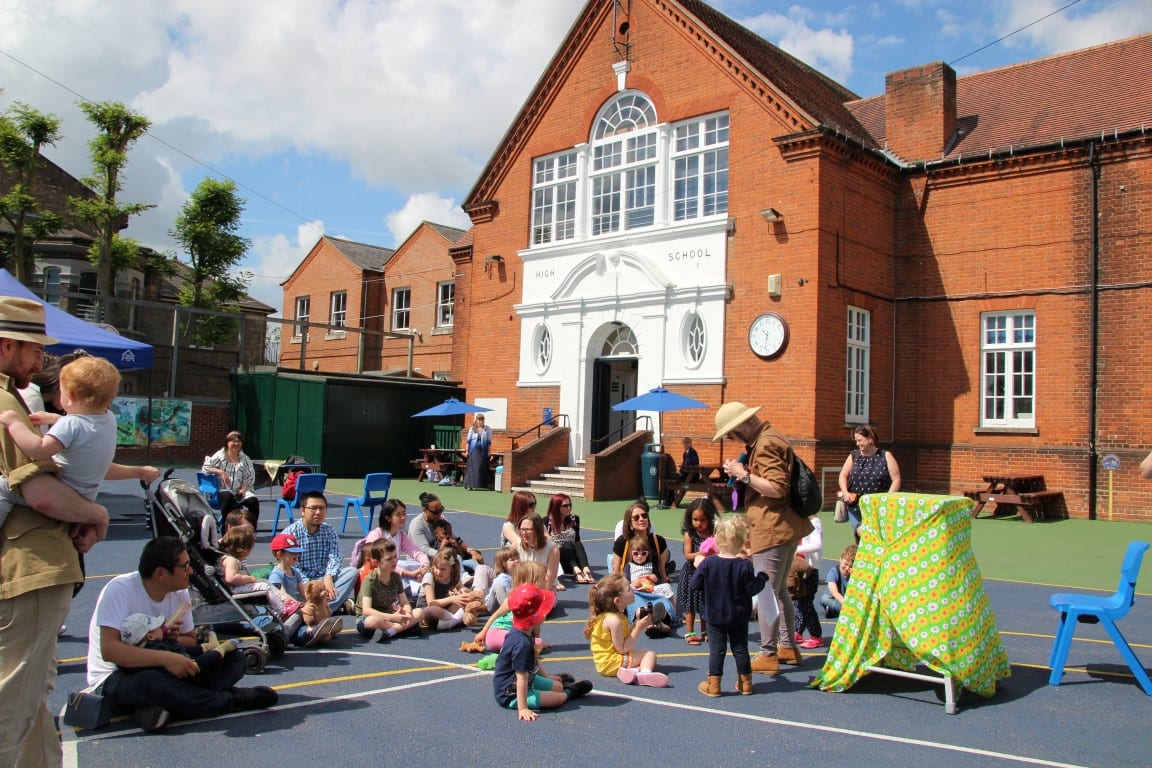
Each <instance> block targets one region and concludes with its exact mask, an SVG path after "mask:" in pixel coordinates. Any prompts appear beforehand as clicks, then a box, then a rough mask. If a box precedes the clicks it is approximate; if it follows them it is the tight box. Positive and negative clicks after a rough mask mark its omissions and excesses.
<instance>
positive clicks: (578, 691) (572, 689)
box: [564, 680, 592, 699]
mask: <svg viewBox="0 0 1152 768" xmlns="http://www.w3.org/2000/svg"><path fill="white" fill-rule="evenodd" d="M564 690H565V691H567V693H568V698H569V699H578V698H580V697H581V696H587V695H588V694H590V693H592V683H590V682H588V681H587V680H580V681H578V682H575V683H572V685H570V686H568V687H567V688H565V689H564Z"/></svg>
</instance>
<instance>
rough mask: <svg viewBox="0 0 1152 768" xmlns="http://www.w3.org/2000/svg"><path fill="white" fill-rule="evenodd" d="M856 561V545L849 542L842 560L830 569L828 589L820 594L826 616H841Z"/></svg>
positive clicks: (841, 554) (832, 617)
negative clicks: (841, 608)
mask: <svg viewBox="0 0 1152 768" xmlns="http://www.w3.org/2000/svg"><path fill="white" fill-rule="evenodd" d="M855 561H856V545H855V544H849V545H848V546H846V547H844V551H843V552H841V553H840V562H839V563H837V564H836V567H835V568H833V569H832V570H830V571H828V589H826V590H825V591H824V594H822V595H820V605H822V606H824V617H825V618H828V619H835V618H838V617H839V616H840V607H841V606H842V605H843V604H844V595H845V593H846V592H847V591H848V580H849V579H851V578H852V564H853V563H854V562H855Z"/></svg>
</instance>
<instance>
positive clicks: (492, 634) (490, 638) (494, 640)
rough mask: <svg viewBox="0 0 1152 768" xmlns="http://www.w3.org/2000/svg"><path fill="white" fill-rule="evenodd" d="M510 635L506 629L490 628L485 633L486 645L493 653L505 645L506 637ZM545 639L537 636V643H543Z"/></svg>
mask: <svg viewBox="0 0 1152 768" xmlns="http://www.w3.org/2000/svg"><path fill="white" fill-rule="evenodd" d="M506 637H508V630H506V629H490V630H488V632H487V633H486V634H485V635H484V645H485V647H487V648H488V650H490V651H492V652H493V653H495V652H497V651H499V650H500V649H501V648H503V647H504V638H506ZM543 644H544V641H543V640H541V639H540V638H536V645H543Z"/></svg>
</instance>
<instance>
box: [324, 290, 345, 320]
mask: <svg viewBox="0 0 1152 768" xmlns="http://www.w3.org/2000/svg"><path fill="white" fill-rule="evenodd" d="M347 324H348V291H332V299H331V303H330V304H329V311H328V325H330V326H332V327H333V328H343V327H344V326H345V325H347Z"/></svg>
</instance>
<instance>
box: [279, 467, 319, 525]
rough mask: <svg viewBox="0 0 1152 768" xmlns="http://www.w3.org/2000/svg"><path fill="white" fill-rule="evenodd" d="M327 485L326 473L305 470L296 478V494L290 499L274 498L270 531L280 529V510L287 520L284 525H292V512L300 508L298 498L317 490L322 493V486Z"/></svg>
mask: <svg viewBox="0 0 1152 768" xmlns="http://www.w3.org/2000/svg"><path fill="white" fill-rule="evenodd" d="M326 485H328V475H325V474H321V473H320V472H305V473H304V474H302V475H300V476H298V477H297V478H296V495H295V496H293V497H292V501H288V500H286V499H276V517H274V518H272V531H273V533H275V532H277V531H279V530H280V512H281V511H283V512H284V515H285V517H287V518H288V519H287V521H286V522H285V523H284V527H285V528H287V527H288V526H290V525H292V512H293V511H294V510H299V509H300V498H301V497H302V496H303V495H304V494H306V493H312V492H313V491H319V492H320V493H324V487H325V486H326Z"/></svg>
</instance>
